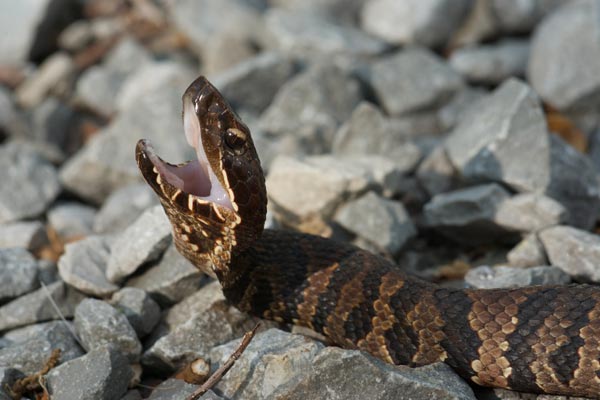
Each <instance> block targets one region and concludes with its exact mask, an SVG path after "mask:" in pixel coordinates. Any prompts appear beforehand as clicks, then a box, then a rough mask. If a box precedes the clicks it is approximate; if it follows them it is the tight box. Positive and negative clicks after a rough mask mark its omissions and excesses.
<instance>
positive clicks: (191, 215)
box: [135, 77, 267, 276]
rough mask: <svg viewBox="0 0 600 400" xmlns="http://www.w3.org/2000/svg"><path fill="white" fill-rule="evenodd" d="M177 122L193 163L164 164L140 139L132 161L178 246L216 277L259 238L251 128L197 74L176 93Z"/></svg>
mask: <svg viewBox="0 0 600 400" xmlns="http://www.w3.org/2000/svg"><path fill="white" fill-rule="evenodd" d="M183 125H184V131H185V137H186V140H187V142H188V143H189V144H190V146H192V147H193V148H194V149H195V150H196V155H197V159H196V160H191V161H187V162H185V163H182V164H177V165H175V164H171V163H168V162H166V161H164V160H162V159H161V158H160V157H159V156H158V155H157V154H156V152H155V151H154V149H153V147H152V145H151V143H150V142H149V141H148V140H145V139H142V140H140V141H139V142H138V144H137V146H136V152H135V154H136V161H137V164H138V167H139V169H140V171H141V173H142V175H143V177H144V179H145V180H146V181H147V182H148V184H149V185H150V187H152V189H153V190H154V191H155V192H156V194H157V195H158V197H159V199H160V202H161V204H162V205H163V208H164V209H165V212H166V214H167V216H168V217H169V220H170V221H171V225H172V227H173V237H174V241H175V245H176V247H177V249H178V250H179V251H180V252H181V253H182V254H183V255H184V256H185V257H186V258H188V259H189V260H190V261H192V263H194V265H196V266H198V267H199V268H201V269H202V270H203V271H205V272H207V273H209V274H210V275H212V276H215V275H216V276H219V275H220V274H221V273H226V272H227V268H228V267H227V266H228V264H229V261H230V259H231V256H232V253H235V252H242V251H244V250H245V249H246V248H248V247H249V246H250V245H251V244H252V242H254V240H256V238H257V237H258V236H260V234H261V233H262V230H263V226H264V221H265V215H266V202H267V201H266V189H265V181H264V176H263V172H262V169H261V166H260V161H259V159H258V155H257V153H256V149H255V148H254V143H253V141H252V137H251V135H250V130H249V129H248V127H247V126H246V125H245V124H244V123H243V122H242V121H241V120H240V118H239V117H238V116H237V114H236V113H235V112H234V111H233V109H232V108H231V106H230V105H229V104H228V103H227V101H226V100H225V99H224V98H223V96H222V95H221V93H219V91H218V90H217V89H216V88H215V87H214V86H213V85H212V84H211V83H210V82H208V80H207V79H206V78H204V77H199V78H198V79H196V80H195V81H194V82H192V84H191V85H190V86H189V87H188V88H187V90H186V91H185V93H184V94H183Z"/></svg>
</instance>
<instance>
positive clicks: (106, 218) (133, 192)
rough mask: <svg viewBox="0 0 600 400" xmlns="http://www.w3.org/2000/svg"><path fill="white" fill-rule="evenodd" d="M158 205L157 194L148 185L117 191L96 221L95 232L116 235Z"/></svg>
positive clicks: (137, 184)
mask: <svg viewBox="0 0 600 400" xmlns="http://www.w3.org/2000/svg"><path fill="white" fill-rule="evenodd" d="M157 204H158V197H157V196H156V193H154V191H153V190H152V189H150V187H149V186H148V185H147V184H146V183H135V184H132V185H127V186H124V187H122V188H120V189H117V190H115V191H114V192H113V193H112V194H111V195H110V196H109V197H108V198H107V199H106V201H105V202H104V204H102V207H101V208H100V210H98V212H97V213H96V217H95V219H94V232H96V233H116V232H120V231H122V230H124V229H125V228H127V227H128V226H129V225H131V224H132V223H133V222H134V221H135V220H136V219H137V218H138V217H139V216H140V215H141V214H142V213H143V212H144V211H146V210H147V209H148V208H150V207H151V206H153V205H157Z"/></svg>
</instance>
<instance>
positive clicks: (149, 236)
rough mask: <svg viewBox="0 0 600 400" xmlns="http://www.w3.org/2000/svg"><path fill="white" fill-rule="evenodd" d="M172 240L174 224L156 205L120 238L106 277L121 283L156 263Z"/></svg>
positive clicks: (113, 246) (114, 249)
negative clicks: (136, 272)
mask: <svg viewBox="0 0 600 400" xmlns="http://www.w3.org/2000/svg"><path fill="white" fill-rule="evenodd" d="M170 241H171V224H170V223H169V220H168V218H167V216H166V215H165V212H164V211H163V208H162V206H153V207H152V208H149V209H148V210H147V211H145V212H144V213H143V214H142V215H140V217H139V218H138V219H137V220H136V221H135V222H134V223H133V224H132V225H130V226H129V227H128V228H127V229H126V230H124V231H123V233H121V234H120V235H119V237H118V238H116V240H115V241H114V242H113V244H112V246H111V249H110V257H109V259H108V265H107V268H106V276H107V278H108V280H110V281H111V282H118V281H120V280H122V279H123V278H125V277H127V276H129V275H131V274H132V273H133V272H135V271H136V270H137V269H138V268H139V267H140V266H141V265H142V264H144V263H146V262H149V261H154V260H156V259H157V258H158V257H160V255H161V254H162V253H163V251H164V250H165V249H166V248H167V246H168V245H169V243H170Z"/></svg>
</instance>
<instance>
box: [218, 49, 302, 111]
mask: <svg viewBox="0 0 600 400" xmlns="http://www.w3.org/2000/svg"><path fill="white" fill-rule="evenodd" d="M295 70H296V66H295V64H294V62H293V60H292V59H291V58H290V57H288V56H285V55H283V54H280V53H277V52H263V53H261V54H259V55H257V56H256V57H252V58H250V59H248V60H245V61H242V62H240V63H239V64H236V65H234V66H232V67H231V68H228V69H227V70H225V71H223V72H222V73H220V74H218V75H216V76H215V77H214V79H212V82H213V84H214V85H215V86H216V87H218V88H219V91H220V92H221V93H222V94H223V96H225V98H226V99H227V101H228V102H229V103H230V104H231V105H232V106H233V107H234V108H236V109H238V110H239V109H243V110H247V111H248V112H251V113H256V114H260V113H262V112H263V111H264V110H265V108H267V106H268V105H269V104H270V103H271V101H272V100H273V97H275V94H276V93H277V91H278V90H279V88H280V87H281V86H282V85H283V84H284V83H285V81H286V80H288V79H289V78H290V77H291V76H292V75H293V74H294V73H295Z"/></svg>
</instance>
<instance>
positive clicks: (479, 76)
mask: <svg viewBox="0 0 600 400" xmlns="http://www.w3.org/2000/svg"><path fill="white" fill-rule="evenodd" d="M528 59H529V41H525V40H503V41H501V42H499V43H498V44H493V45H487V46H473V47H466V48H462V49H458V50H456V51H454V52H453V53H452V56H450V65H451V66H452V68H454V69H455V70H457V71H458V72H460V73H461V75H462V76H463V77H465V79H466V80H468V81H469V82H475V83H484V84H499V83H501V82H502V81H504V80H505V79H508V78H510V77H511V76H514V77H523V76H524V75H525V70H526V69H527V61H528Z"/></svg>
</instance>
